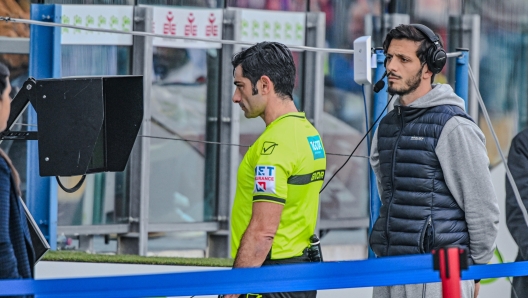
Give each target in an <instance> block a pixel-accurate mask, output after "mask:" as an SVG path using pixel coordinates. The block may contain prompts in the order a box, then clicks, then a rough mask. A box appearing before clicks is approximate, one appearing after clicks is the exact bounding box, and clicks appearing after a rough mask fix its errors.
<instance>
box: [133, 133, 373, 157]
mask: <svg viewBox="0 0 528 298" xmlns="http://www.w3.org/2000/svg"><path fill="white" fill-rule="evenodd" d="M138 137H142V138H152V139H161V140H173V141H185V142H191V143H202V144H214V145H227V146H237V147H243V148H249V147H251V146H249V145H240V144H232V143H222V142H214V141H200V140H190V139H184V138H172V137H161V136H146V135H138ZM326 155H334V156H343V157H344V156H346V157H348V156H349V154H342V153H326ZM352 157H357V158H369V157H368V156H365V155H354V156H352Z"/></svg>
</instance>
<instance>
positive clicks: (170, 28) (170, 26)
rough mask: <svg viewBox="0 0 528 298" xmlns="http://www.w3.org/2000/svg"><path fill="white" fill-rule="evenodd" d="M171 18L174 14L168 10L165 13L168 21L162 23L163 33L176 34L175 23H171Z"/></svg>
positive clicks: (172, 18)
mask: <svg viewBox="0 0 528 298" xmlns="http://www.w3.org/2000/svg"><path fill="white" fill-rule="evenodd" d="M172 20H174V15H173V14H172V11H169V13H168V14H167V21H168V23H165V24H163V34H168V35H176V24H174V23H172Z"/></svg>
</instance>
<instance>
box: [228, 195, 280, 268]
mask: <svg viewBox="0 0 528 298" xmlns="http://www.w3.org/2000/svg"><path fill="white" fill-rule="evenodd" d="M282 209H284V205H282V204H277V203H271V202H254V203H253V211H252V215H251V220H250V221H249V225H248V227H247V229H246V231H245V232H244V235H243V236H242V240H241V241H240V247H239V248H238V252H237V255H236V258H235V263H234V264H233V268H240V267H260V266H261V265H262V263H264V260H265V259H266V256H267V255H268V253H269V251H270V249H271V245H272V243H273V238H275V233H276V232H277V229H278V228H279V223H280V219H281V214H282Z"/></svg>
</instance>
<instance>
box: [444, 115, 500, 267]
mask: <svg viewBox="0 0 528 298" xmlns="http://www.w3.org/2000/svg"><path fill="white" fill-rule="evenodd" d="M436 155H437V156H438V160H439V161H440V166H441V167H442V171H443V173H444V179H445V182H446V184H447V187H448V188H449V191H450V192H451V194H452V195H453V197H454V198H455V200H456V201H457V203H458V205H459V206H460V208H462V210H463V211H464V212H465V217H466V223H467V226H468V230H469V239H470V255H471V258H472V259H473V260H474V261H475V263H477V264H485V263H487V262H489V260H490V259H491V258H492V256H493V250H494V243H495V239H496V237H497V232H498V228H499V205H498V202H497V197H496V196H495V190H494V188H493V184H492V181H491V174H490V171H489V168H488V167H489V159H488V155H487V151H486V140H485V138H484V134H483V133H482V131H481V130H480V129H479V128H478V126H477V125H476V124H475V123H473V122H471V121H469V120H467V119H465V118H462V117H453V118H451V119H450V120H449V121H448V122H447V123H446V125H445V126H444V128H443V130H442V133H441V134H440V138H439V139H438V144H437V146H436Z"/></svg>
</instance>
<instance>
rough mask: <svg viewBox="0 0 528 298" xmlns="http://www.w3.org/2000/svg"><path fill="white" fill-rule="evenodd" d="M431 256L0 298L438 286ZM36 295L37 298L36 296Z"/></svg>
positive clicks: (61, 283) (500, 267)
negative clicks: (432, 284)
mask: <svg viewBox="0 0 528 298" xmlns="http://www.w3.org/2000/svg"><path fill="white" fill-rule="evenodd" d="M432 264H433V261H432V257H431V255H419V256H408V257H390V258H379V259H374V260H364V261H346V262H325V263H311V264H299V265H283V266H280V269H278V268H277V267H272V266H269V267H268V266H266V267H262V268H246V269H236V270H217V271H203V272H189V273H168V274H150V275H132V276H114V277H92V278H68V279H46V280H6V281H0V296H1V295H28V294H37V295H39V297H46V296H49V297H145V296H151V297H152V296H186V295H187V296H191V295H215V294H229V293H248V292H253V293H269V292H281V291H303V290H323V289H340V288H358V287H377V286H391V285H401V284H416V283H430V282H439V281H440V278H439V273H438V272H435V271H433V268H432V267H433V266H432ZM109 266H111V265H109ZM523 275H528V262H516V263H507V264H493V265H479V266H471V267H470V269H469V270H467V271H463V272H462V278H463V279H483V278H496V277H506V276H523ZM40 295H42V296H40Z"/></svg>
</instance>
